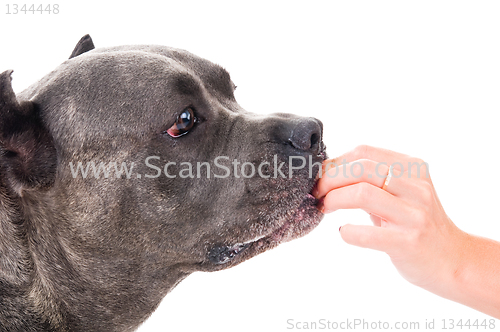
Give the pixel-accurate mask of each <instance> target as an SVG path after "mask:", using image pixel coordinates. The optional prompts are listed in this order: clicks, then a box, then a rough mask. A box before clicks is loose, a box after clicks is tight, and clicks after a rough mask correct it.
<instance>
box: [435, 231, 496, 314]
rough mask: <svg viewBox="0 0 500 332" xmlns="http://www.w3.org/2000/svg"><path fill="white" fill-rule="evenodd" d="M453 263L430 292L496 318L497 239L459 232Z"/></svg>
mask: <svg viewBox="0 0 500 332" xmlns="http://www.w3.org/2000/svg"><path fill="white" fill-rule="evenodd" d="M457 238H458V239H457V241H455V250H456V251H457V255H456V256H455V262H454V264H453V265H452V266H453V268H452V269H450V271H448V272H447V274H448V275H447V276H445V277H444V278H443V279H442V280H441V281H442V283H443V284H442V285H437V286H435V287H429V288H435V289H429V290H430V291H432V292H434V293H436V294H438V295H441V296H443V297H445V298H448V299H450V300H453V301H456V302H459V303H462V304H464V305H466V306H469V307H471V308H474V309H476V310H479V311H481V312H484V313H486V314H488V315H490V316H493V317H495V318H500V242H497V241H494V240H491V239H487V238H484V237H479V236H475V235H471V234H468V233H465V232H463V231H459V233H458V234H457Z"/></svg>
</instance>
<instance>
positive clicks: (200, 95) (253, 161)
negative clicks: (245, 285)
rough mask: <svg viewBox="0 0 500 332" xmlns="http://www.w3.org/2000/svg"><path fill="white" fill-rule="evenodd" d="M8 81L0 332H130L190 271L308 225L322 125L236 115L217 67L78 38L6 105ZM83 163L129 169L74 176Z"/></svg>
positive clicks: (315, 214) (2, 78) (0, 136)
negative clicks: (48, 70) (67, 52)
mask: <svg viewBox="0 0 500 332" xmlns="http://www.w3.org/2000/svg"><path fill="white" fill-rule="evenodd" d="M11 74H12V70H8V71H5V72H3V73H2V74H0V98H1V99H0V113H1V115H0V153H1V155H0V330H1V331H11V332H12V331H23V332H29V331H86V332H88V331H93V332H95V331H108V332H109V331H132V330H134V329H136V328H137V327H138V326H139V325H140V324H141V323H142V322H143V321H145V320H146V319H147V317H148V316H149V315H150V314H151V313H152V312H153V311H154V310H155V309H156V307H157V306H158V305H159V303H160V302H161V300H162V298H163V297H164V296H165V295H166V294H167V293H168V292H169V291H170V290H171V289H173V288H174V287H175V286H176V285H177V284H178V283H179V282H180V281H181V280H183V279H184V278H185V277H187V276H188V275H189V274H191V273H192V272H195V271H216V270H221V269H225V268H228V267H232V266H234V265H236V264H239V263H241V262H243V261H245V260H247V259H249V258H251V257H253V256H255V255H257V254H259V253H262V252H264V251H266V250H268V249H271V248H273V247H275V246H277V245H278V244H280V243H282V242H285V241H289V240H292V239H294V238H297V237H300V236H302V235H304V234H306V233H308V232H309V231H311V230H312V229H313V228H314V227H316V226H317V225H318V224H319V222H320V220H321V218H322V214H321V213H320V212H319V211H318V209H317V208H316V204H317V203H318V202H317V200H316V199H315V198H314V197H313V196H312V195H311V194H310V192H311V190H312V189H313V187H314V185H315V181H316V177H317V174H318V172H319V170H320V168H321V162H322V161H324V160H325V159H326V154H325V147H324V144H323V142H322V124H321V122H320V121H318V120H316V119H314V118H304V117H298V116H294V115H291V114H285V113H281V114H272V115H266V116H263V115H257V114H253V113H250V112H247V111H245V110H244V109H242V108H241V107H240V106H239V105H238V104H237V102H236V100H235V98H234V89H235V85H234V84H233V82H232V81H231V79H230V77H229V74H228V73H227V72H226V71H225V70H224V69H223V68H222V67H220V66H218V65H216V64H213V63H211V62H209V61H207V60H204V59H202V58H199V57H197V56H195V55H193V54H191V53H188V52H186V51H183V50H179V49H174V48H168V47H163V46H151V45H143V46H122V47H110V48H101V49H94V45H93V42H92V40H91V39H90V37H89V36H88V35H87V36H84V37H83V38H82V39H81V40H80V42H79V43H78V44H77V46H76V47H75V50H74V51H73V53H72V54H71V57H70V59H68V60H67V61H65V62H64V63H62V64H61V65H60V66H59V67H57V68H56V69H55V70H53V71H52V72H51V73H49V74H48V75H47V76H45V77H44V78H42V79H41V80H40V81H38V82H37V83H35V84H33V85H32V86H30V87H29V88H28V89H26V90H25V91H23V92H22V93H20V94H19V95H17V96H16V95H15V94H14V92H13V90H12V87H11ZM290 156H295V157H297V158H295V159H293V158H292V159H291V158H290ZM299 157H301V158H299ZM290 160H291V161H290ZM92 162H95V163H96V164H98V165H101V164H102V165H108V166H109V165H112V164H113V163H115V164H113V165H117V164H118V165H124V164H123V163H125V165H126V166H127V165H132V164H133V165H135V166H134V167H135V168H134V173H133V175H132V176H123V175H124V174H121V173H120V174H118V173H117V174H115V175H113V176H104V175H102V174H100V173H98V174H97V175H96V174H95V173H94V176H89V174H87V175H86V176H84V174H83V171H84V170H85V169H84V168H85V165H87V168H86V170H90V169H91V168H88V167H89V166H88V165H92V164H91V163H92ZM100 163H101V164H100ZM75 165H77V166H78V165H79V166H78V167H80V166H81V167H80V168H77V170H80V171H82V173H81V174H80V175H79V176H78V174H75V172H74V171H75V169H74V168H73V167H77V166H75ZM94 165H95V164H94ZM189 165H193V166H192V167H193V168H192V169H191V168H190V167H188V166H189ZM242 165H245V168H244V167H240V168H238V167H237V166H242ZM251 165H256V166H255V167H257V165H259V168H258V171H259V172H258V173H259V176H257V175H256V174H257V171H256V170H257V168H255V176H249V173H251V172H250V171H252V167H253V166H251ZM210 166H212V168H211V169H210ZM300 166H302V167H300ZM96 167H97V166H96ZM311 169H312V170H313V174H314V176H311V174H310V171H311ZM94 170H95V168H94ZM233 170H234V174H232V173H233ZM195 171H200V173H196V172H195ZM215 171H217V172H218V173H217V172H215ZM89 172H90V171H89ZM191 172H192V173H191ZM194 173H196V174H194ZM228 173H231V174H232V175H231V176H227V175H228ZM292 173H293V174H292ZM108 175H109V174H108ZM129 175H130V174H129Z"/></svg>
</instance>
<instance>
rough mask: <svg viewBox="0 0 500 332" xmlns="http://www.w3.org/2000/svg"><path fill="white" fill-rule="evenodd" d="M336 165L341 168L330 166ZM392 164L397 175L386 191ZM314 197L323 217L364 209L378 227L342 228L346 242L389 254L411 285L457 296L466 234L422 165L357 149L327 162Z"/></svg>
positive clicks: (398, 156) (377, 151) (394, 155)
mask: <svg viewBox="0 0 500 332" xmlns="http://www.w3.org/2000/svg"><path fill="white" fill-rule="evenodd" d="M332 162H334V163H335V165H337V166H336V167H330V166H329V164H331V163H332ZM390 165H392V166H393V167H394V169H393V175H392V178H391V179H390V181H389V183H388V186H387V188H385V190H383V189H382V186H383V185H384V181H385V180H386V176H387V174H388V171H389V166H390ZM324 166H325V167H324V174H323V175H322V178H321V179H320V180H319V182H318V184H317V188H316V190H315V192H314V194H315V196H316V197H317V198H321V201H320V204H319V205H318V208H319V209H321V210H322V211H323V212H324V213H329V212H333V211H335V210H338V209H355V208H360V209H363V210H364V211H366V212H368V213H369V214H370V217H371V219H372V221H373V224H374V226H375V227H374V226H369V225H350V224H347V225H344V226H342V228H341V229H340V234H341V236H342V238H343V239H344V241H345V242H347V243H349V244H353V245H356V246H360V247H366V248H371V249H375V250H380V251H384V252H386V253H387V254H388V255H389V256H390V258H391V261H392V263H393V264H394V266H395V267H396V269H397V270H398V271H399V273H400V274H401V275H402V276H403V277H404V278H405V279H406V280H408V281H409V282H411V283H413V284H415V285H417V286H420V287H423V288H425V289H428V290H430V291H432V292H434V293H437V294H438V295H441V296H444V297H448V298H450V297H453V295H450V293H453V292H454V290H453V286H452V285H451V282H452V280H453V278H454V276H455V275H456V274H457V273H458V271H459V270H460V256H461V255H462V253H463V251H464V250H466V243H467V241H468V234H467V233H465V232H463V231H461V230H460V229H459V228H458V227H456V226H455V224H454V223H453V222H452V221H451V220H450V219H449V218H448V216H447V215H446V213H445V211H444V209H443V207H442V206H441V203H440V202H439V199H438V197H437V194H436V191H435V189H434V186H433V184H432V181H431V179H430V176H429V174H428V165H427V164H426V163H424V162H423V161H422V160H420V159H417V158H412V157H409V156H407V155H403V154H400V153H396V152H393V151H389V150H384V149H380V148H374V147H370V146H359V147H357V148H356V149H354V150H353V151H351V152H348V153H346V154H344V155H342V156H341V157H339V158H335V159H333V160H332V159H331V160H327V161H326V162H325V163H324Z"/></svg>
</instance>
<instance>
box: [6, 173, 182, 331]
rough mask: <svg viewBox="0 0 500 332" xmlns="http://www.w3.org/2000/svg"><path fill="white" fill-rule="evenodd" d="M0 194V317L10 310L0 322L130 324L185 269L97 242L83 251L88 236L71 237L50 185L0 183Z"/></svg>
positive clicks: (72, 326)
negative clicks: (17, 190)
mask: <svg viewBox="0 0 500 332" xmlns="http://www.w3.org/2000/svg"><path fill="white" fill-rule="evenodd" d="M0 195H1V200H0V217H1V218H0V318H4V317H12V319H10V318H9V319H7V320H4V319H0V330H8V331H73V330H78V331H80V330H82V331H83V330H85V331H131V330H134V329H135V328H136V327H137V326H138V325H140V324H141V323H142V322H143V321H144V320H145V319H146V318H147V317H148V316H149V315H150V314H151V313H152V312H153V311H154V310H155V309H156V307H157V306H158V305H159V303H160V302H161V300H162V298H163V297H164V296H165V295H166V294H167V293H168V292H169V291H170V290H171V289H172V288H174V287H175V285H177V284H178V283H179V282H180V281H181V280H182V279H184V278H185V277H186V276H187V275H189V272H186V271H182V269H180V268H178V267H176V266H162V267H159V266H151V264H152V263H151V261H150V260H147V259H145V260H144V262H140V261H137V260H136V259H135V260H134V259H127V257H126V255H117V253H116V251H112V250H111V249H109V251H106V249H105V246H104V247H103V246H100V247H98V248H96V252H93V253H92V254H91V255H88V254H87V255H86V254H85V253H86V252H87V250H88V246H89V245H90V246H92V243H90V244H84V243H83V242H80V243H78V242H77V241H75V239H76V238H81V240H82V241H83V240H84V238H83V236H82V234H81V230H79V229H78V228H75V227H72V226H71V225H70V224H69V222H68V220H70V218H71V216H72V212H71V211H70V210H69V209H66V210H63V211H62V212H61V208H60V207H61V205H63V204H61V203H62V202H60V201H59V202H58V205H56V201H57V200H56V196H55V195H54V194H53V192H50V191H48V192H45V193H40V192H26V193H24V194H23V195H22V197H15V198H13V195H12V193H9V190H8V189H7V187H6V186H4V185H3V183H0ZM64 205H65V206H69V204H64ZM56 206H58V208H57V209H56ZM55 211H57V213H56V212H55ZM89 222H91V221H89ZM68 230H69V231H68ZM69 232H73V234H72V237H71V238H69V236H70V235H69ZM103 240H104V239H102V238H101V239H99V240H98V241H103ZM81 246H87V247H85V249H84V250H80V249H81Z"/></svg>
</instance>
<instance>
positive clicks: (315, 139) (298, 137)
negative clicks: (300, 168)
mask: <svg viewBox="0 0 500 332" xmlns="http://www.w3.org/2000/svg"><path fill="white" fill-rule="evenodd" d="M322 132H323V124H322V123H321V121H319V120H318V119H315V118H303V119H300V120H299V121H298V122H297V123H296V124H295V127H294V128H293V130H292V133H291V135H290V137H289V138H288V141H289V142H290V144H291V145H292V146H293V147H294V148H296V149H299V150H303V151H311V150H319V146H320V143H321V137H322Z"/></svg>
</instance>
